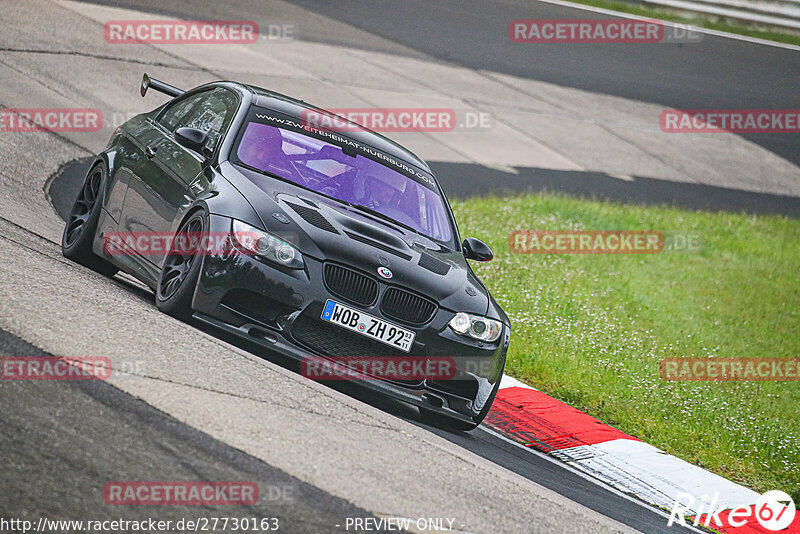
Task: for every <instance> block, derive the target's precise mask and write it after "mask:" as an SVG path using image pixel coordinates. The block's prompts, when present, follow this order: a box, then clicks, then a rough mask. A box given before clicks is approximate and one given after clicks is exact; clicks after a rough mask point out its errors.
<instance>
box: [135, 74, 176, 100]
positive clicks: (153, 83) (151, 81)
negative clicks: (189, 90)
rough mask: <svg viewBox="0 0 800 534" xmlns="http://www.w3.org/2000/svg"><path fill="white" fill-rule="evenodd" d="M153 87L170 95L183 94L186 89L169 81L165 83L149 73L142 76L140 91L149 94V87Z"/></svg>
mask: <svg viewBox="0 0 800 534" xmlns="http://www.w3.org/2000/svg"><path fill="white" fill-rule="evenodd" d="M149 87H152V88H153V89H154V90H156V91H158V92H160V93H164V94H165V95H169V96H173V97H175V96H181V95H182V94H183V93H184V91H183V89H178V88H177V87H175V86H173V85H170V84H168V83H164V82H162V81H160V80H156V79H155V78H151V77H150V76H148V75H147V74H144V75H143V76H142V86H141V88H140V89H139V93H140V94H141V95H142V96H144V95H146V94H147V89H148V88H149Z"/></svg>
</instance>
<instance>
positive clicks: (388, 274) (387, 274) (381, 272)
mask: <svg viewBox="0 0 800 534" xmlns="http://www.w3.org/2000/svg"><path fill="white" fill-rule="evenodd" d="M378 274H379V275H381V276H382V277H384V278H391V277H392V271H390V270H389V269H387V268H386V267H378Z"/></svg>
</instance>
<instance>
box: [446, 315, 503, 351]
mask: <svg viewBox="0 0 800 534" xmlns="http://www.w3.org/2000/svg"><path fill="white" fill-rule="evenodd" d="M449 325H450V328H452V329H453V331H454V332H456V333H458V334H461V335H464V336H469V337H471V338H475V339H479V340H481V341H488V342H490V343H491V342H492V341H497V338H499V337H500V332H502V331H503V324H502V323H501V322H500V321H495V320H494V319H487V318H486V317H478V316H477V315H470V314H468V313H464V312H459V313H457V314H456V316H455V317H453V318H452V319H450V323H449Z"/></svg>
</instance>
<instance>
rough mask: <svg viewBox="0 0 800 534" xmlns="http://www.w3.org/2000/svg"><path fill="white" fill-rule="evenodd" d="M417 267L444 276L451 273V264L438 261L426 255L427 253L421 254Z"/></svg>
mask: <svg viewBox="0 0 800 534" xmlns="http://www.w3.org/2000/svg"><path fill="white" fill-rule="evenodd" d="M417 265H419V266H420V267H422V268H423V269H428V270H429V271H430V272H432V273H436V274H440V275H442V276H444V275H446V274H447V273H449V272H450V264H449V263H446V262H443V261H441V260H437V259H436V258H434V257H433V256H431V255H430V254H425V253H422V254H420V255H419V261H418V262H417Z"/></svg>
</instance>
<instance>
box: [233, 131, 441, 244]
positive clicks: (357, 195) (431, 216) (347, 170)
mask: <svg viewBox="0 0 800 534" xmlns="http://www.w3.org/2000/svg"><path fill="white" fill-rule="evenodd" d="M236 155H237V156H238V158H239V160H240V161H241V162H242V163H244V164H245V165H248V166H250V167H253V168H255V169H258V170H260V171H265V172H268V173H272V174H275V175H278V176H279V177H281V178H283V179H285V180H288V181H291V182H294V183H296V184H298V185H300V186H302V187H305V188H307V189H310V190H312V191H316V192H318V193H321V194H323V195H326V196H329V197H332V198H335V199H337V200H342V201H344V202H349V203H351V204H355V205H359V206H364V207H367V208H369V209H371V210H374V211H376V212H378V213H380V214H382V215H385V216H386V217H389V218H391V219H392V220H395V221H397V222H399V223H401V224H403V225H405V226H408V227H410V228H412V229H414V230H416V231H417V232H419V233H421V234H423V235H426V236H428V237H430V238H432V239H436V240H437V241H440V242H445V243H449V242H450V241H451V238H452V232H451V227H450V222H449V219H448V217H447V210H446V209H445V206H444V200H443V199H442V197H441V196H440V195H439V194H438V192H436V191H434V190H433V189H430V188H429V187H427V186H425V185H423V184H421V183H419V182H417V181H416V180H414V179H413V178H410V177H408V176H406V175H405V174H402V173H400V172H398V171H395V170H393V169H390V168H389V167H387V166H385V165H383V164H381V163H378V162H376V161H373V160H371V159H369V158H367V157H365V156H362V155H360V154H358V155H355V156H350V155H347V154H345V153H344V152H343V151H342V149H341V148H340V147H338V146H336V145H333V144H331V143H327V142H325V141H322V140H320V139H317V138H315V137H310V136H308V135H304V134H302V133H299V132H295V131H291V130H286V129H282V128H277V127H275V126H270V125H268V124H261V123H258V122H252V121H251V122H249V123H248V124H247V125H246V126H245V131H244V135H243V136H242V139H241V141H240V142H239V147H238V149H237V151H236Z"/></svg>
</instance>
